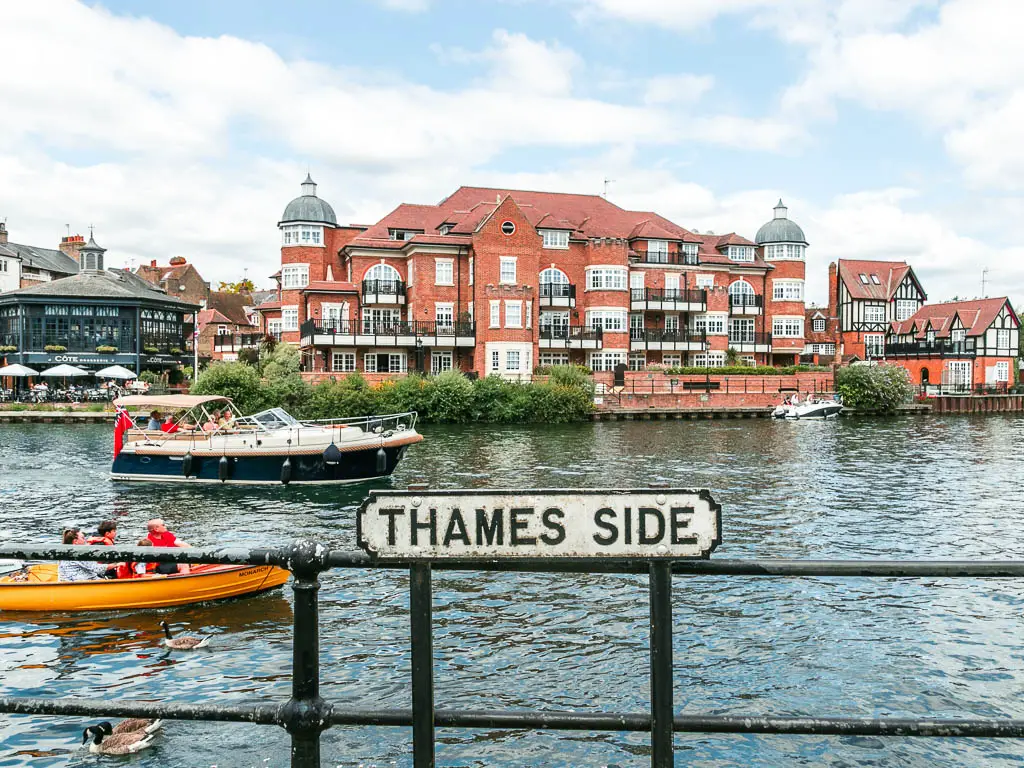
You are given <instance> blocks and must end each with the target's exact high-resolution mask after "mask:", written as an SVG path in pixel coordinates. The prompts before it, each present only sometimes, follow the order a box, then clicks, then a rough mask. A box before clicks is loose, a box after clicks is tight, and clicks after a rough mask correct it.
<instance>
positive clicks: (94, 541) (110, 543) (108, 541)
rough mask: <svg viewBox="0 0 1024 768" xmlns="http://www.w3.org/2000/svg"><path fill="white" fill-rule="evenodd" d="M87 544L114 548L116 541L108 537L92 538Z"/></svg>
mask: <svg viewBox="0 0 1024 768" xmlns="http://www.w3.org/2000/svg"><path fill="white" fill-rule="evenodd" d="M86 544H100V545H102V546H104V547H112V546H114V540H113V539H108V538H107V537H106V536H90V537H89V541H87V542H86Z"/></svg>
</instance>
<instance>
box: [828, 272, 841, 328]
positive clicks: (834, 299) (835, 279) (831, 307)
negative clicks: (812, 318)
mask: <svg viewBox="0 0 1024 768" xmlns="http://www.w3.org/2000/svg"><path fill="white" fill-rule="evenodd" d="M838 309H839V270H838V268H837V267H836V263H835V262H834V261H833V262H831V263H830V264H829V265H828V316H829V317H837V312H836V310H838Z"/></svg>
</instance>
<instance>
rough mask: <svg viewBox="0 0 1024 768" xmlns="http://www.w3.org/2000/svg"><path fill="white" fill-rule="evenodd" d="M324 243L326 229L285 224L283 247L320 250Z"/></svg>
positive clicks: (312, 225) (282, 232)
mask: <svg viewBox="0 0 1024 768" xmlns="http://www.w3.org/2000/svg"><path fill="white" fill-rule="evenodd" d="M323 243H324V228H323V227H322V226H317V225H315V224H285V225H283V226H282V227H281V245H282V246H283V247H285V248H291V247H294V246H297V245H304V246H306V247H313V248H320V247H322V246H323Z"/></svg>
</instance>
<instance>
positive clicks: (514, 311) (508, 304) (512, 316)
mask: <svg viewBox="0 0 1024 768" xmlns="http://www.w3.org/2000/svg"><path fill="white" fill-rule="evenodd" d="M505 327H506V328H522V327H523V302H521V301H509V300H507V299H506V300H505Z"/></svg>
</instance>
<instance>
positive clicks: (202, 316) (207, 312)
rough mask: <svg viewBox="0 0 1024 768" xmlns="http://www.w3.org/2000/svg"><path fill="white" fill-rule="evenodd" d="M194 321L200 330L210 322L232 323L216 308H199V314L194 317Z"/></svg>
mask: <svg viewBox="0 0 1024 768" xmlns="http://www.w3.org/2000/svg"><path fill="white" fill-rule="evenodd" d="M196 323H197V324H198V325H199V328H200V330H202V329H203V328H204V327H206V326H207V325H209V324H210V323H219V324H221V325H224V324H227V325H234V323H232V322H231V321H230V320H228V319H227V318H226V317H225V316H224V315H223V314H221V313H220V312H218V311H217V310H216V309H201V310H199V315H198V316H197V317H196Z"/></svg>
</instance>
